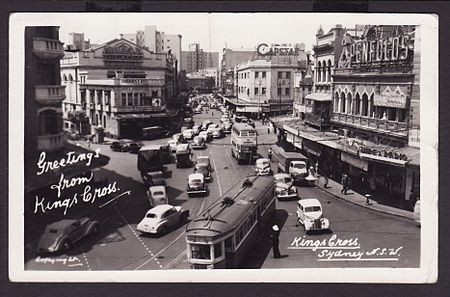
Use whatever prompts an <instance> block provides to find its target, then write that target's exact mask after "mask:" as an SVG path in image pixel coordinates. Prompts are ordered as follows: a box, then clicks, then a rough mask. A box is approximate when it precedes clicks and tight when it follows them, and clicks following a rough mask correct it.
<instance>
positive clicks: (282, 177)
mask: <svg viewBox="0 0 450 297" xmlns="http://www.w3.org/2000/svg"><path fill="white" fill-rule="evenodd" d="M273 178H274V179H275V185H276V184H278V183H284V184H287V185H289V186H292V185H293V184H294V180H293V179H292V177H291V176H290V175H289V174H287V173H277V174H274V176H273Z"/></svg>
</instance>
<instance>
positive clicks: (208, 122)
mask: <svg viewBox="0 0 450 297" xmlns="http://www.w3.org/2000/svg"><path fill="white" fill-rule="evenodd" d="M211 124H213V122H212V121H210V120H205V121H203V123H202V127H201V130H202V131H206V130H208V127H209V125H211Z"/></svg>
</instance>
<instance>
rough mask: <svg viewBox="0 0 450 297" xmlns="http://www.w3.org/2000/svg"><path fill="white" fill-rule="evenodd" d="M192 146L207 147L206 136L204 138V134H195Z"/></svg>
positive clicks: (196, 147)
mask: <svg viewBox="0 0 450 297" xmlns="http://www.w3.org/2000/svg"><path fill="white" fill-rule="evenodd" d="M191 146H192V148H193V149H204V148H206V141H205V138H203V136H195V137H194V140H193V141H192V144H191Z"/></svg>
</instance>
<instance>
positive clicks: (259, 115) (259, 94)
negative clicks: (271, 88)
mask: <svg viewBox="0 0 450 297" xmlns="http://www.w3.org/2000/svg"><path fill="white" fill-rule="evenodd" d="M258 85H259V89H258V119H261V93H262V91H261V81H259V84H258Z"/></svg>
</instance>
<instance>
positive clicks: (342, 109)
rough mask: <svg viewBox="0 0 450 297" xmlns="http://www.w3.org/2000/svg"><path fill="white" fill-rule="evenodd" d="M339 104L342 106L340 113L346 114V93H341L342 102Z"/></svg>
mask: <svg viewBox="0 0 450 297" xmlns="http://www.w3.org/2000/svg"><path fill="white" fill-rule="evenodd" d="M339 104H340V109H339V112H340V113H345V94H344V92H342V93H341V100H340V102H339Z"/></svg>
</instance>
